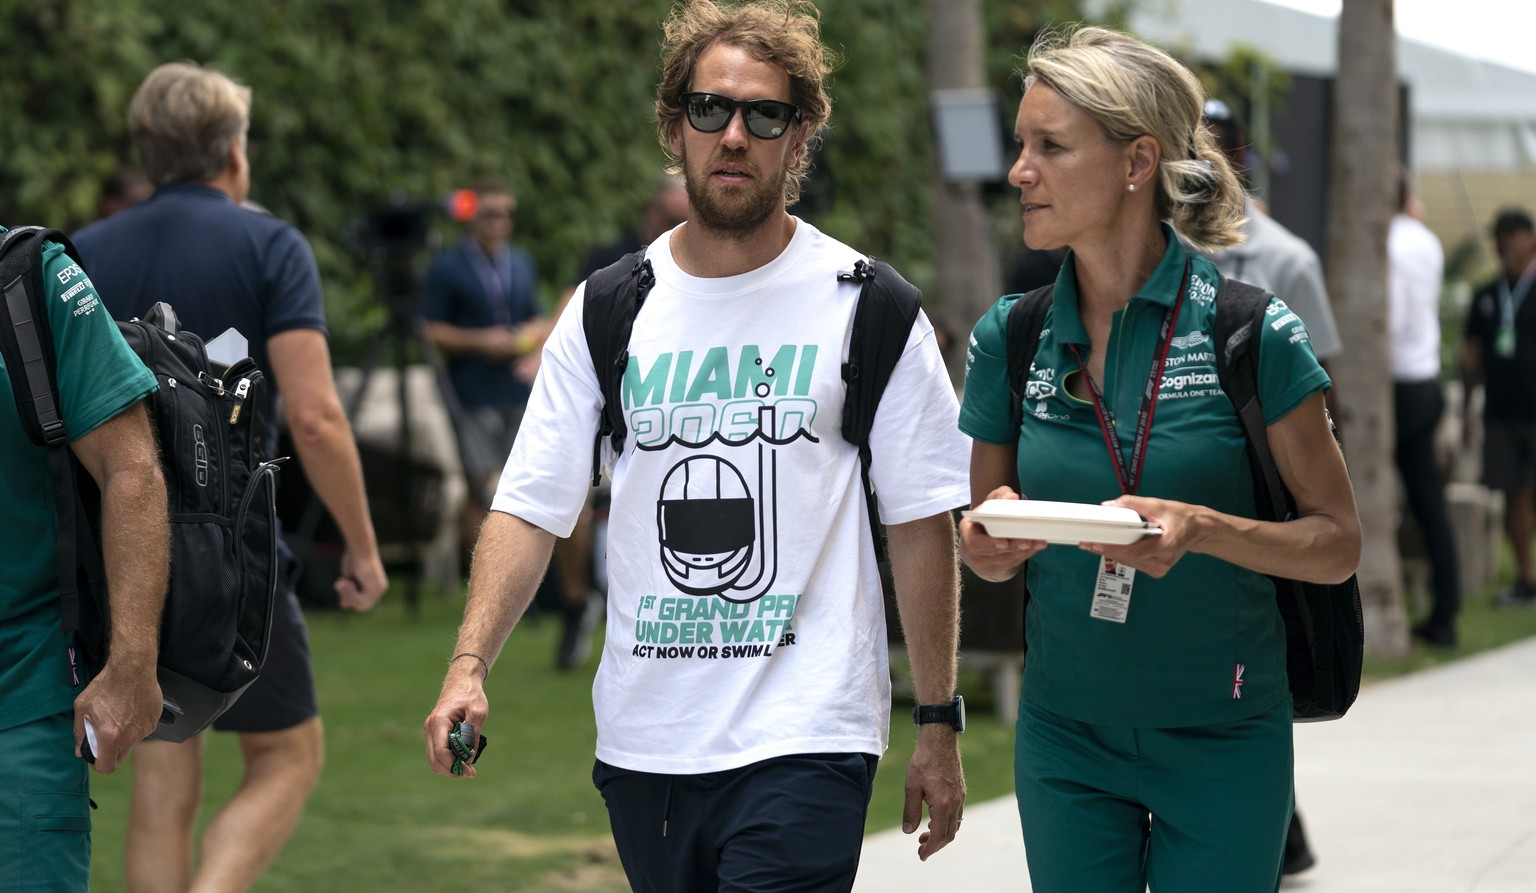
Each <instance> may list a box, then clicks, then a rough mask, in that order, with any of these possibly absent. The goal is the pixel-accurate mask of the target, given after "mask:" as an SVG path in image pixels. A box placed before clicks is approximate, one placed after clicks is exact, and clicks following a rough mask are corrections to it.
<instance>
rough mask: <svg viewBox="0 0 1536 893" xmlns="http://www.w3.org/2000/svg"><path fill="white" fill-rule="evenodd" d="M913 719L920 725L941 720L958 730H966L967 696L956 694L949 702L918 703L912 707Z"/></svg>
mask: <svg viewBox="0 0 1536 893" xmlns="http://www.w3.org/2000/svg"><path fill="white" fill-rule="evenodd" d="M912 721H913V722H914V723H917V724H918V725H920V726H922V725H927V724H928V723H931V722H941V723H944V724H945V725H947V726H949V727H950V728H952V729H954V730H955V731H956V732H963V731H965V698H962V697H960V696H959V695H955V697H954V699H953V700H951V701H950V702H949V703H948V704H918V705H917V706H916V707H913V708H912Z"/></svg>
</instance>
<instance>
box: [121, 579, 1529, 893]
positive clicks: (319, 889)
mask: <svg viewBox="0 0 1536 893" xmlns="http://www.w3.org/2000/svg"><path fill="white" fill-rule="evenodd" d="M461 610H462V600H460V599H458V598H442V597H438V596H436V595H432V594H423V596H422V599H421V606H420V611H419V613H418V614H416V615H414V616H413V615H411V614H410V613H409V612H408V611H407V610H406V609H405V606H404V605H403V604H402V600H401V599H400V598H399V597H398V594H392V595H391V597H390V598H389V599H387V600H386V601H385V603H384V604H383V606H381V607H380V608H379V609H378V610H377V611H375V612H374V613H372V614H369V615H367V616H361V617H358V616H350V615H346V616H344V615H337V614H329V613H324V614H312V615H310V634H311V645H312V647H313V650H314V653H315V663H316V674H317V677H318V684H319V689H320V703H321V710H322V714H323V715H324V717H325V723H326V739H327V765H326V769H325V774H324V777H323V778H322V780H321V782H320V786H319V788H318V790H316V792H315V795H314V797H313V799H312V800H311V801H310V804H309V808H308V810H307V812H306V813H305V816H304V819H303V821H302V823H301V824H300V825H299V828H298V831H297V832H296V833H295V835H294V837H293V840H292V841H291V842H290V843H289V845H288V847H287V848H286V849H285V850H284V851H283V854H282V855H281V856H280V857H279V859H278V860H277V862H276V864H274V865H273V867H272V869H271V870H270V871H269V872H268V873H267V875H266V877H265V878H264V879H263V880H262V881H261V883H259V884H258V885H257V887H256V889H257V890H258V891H267V893H276V891H283V893H308V891H315V893H334V891H337V890H341V891H348V893H351V891H369V890H376V891H386V890H410V891H421V893H431V891H444V893H460V891H462V890H465V889H494V890H499V891H578V893H609V891H614V893H617V891H624V890H627V889H628V887H627V885H626V884H625V882H624V877H623V872H622V870H621V869H620V867H619V863H618V857H617V855H616V853H615V852H614V848H613V843H612V841H611V839H610V837H609V833H608V822H607V815H606V813H605V811H604V808H603V803H602V799H601V797H599V795H598V794H597V792H596V791H595V790H594V789H593V787H592V784H591V781H590V777H591V768H592V754H593V749H594V746H595V739H596V734H595V731H594V729H593V721H592V706H591V684H592V672H593V670H594V669H595V666H596V659H595V657H594V659H593V660H592V661H591V662H590V663H589V666H588V667H587V668H586V669H585V670H584V671H578V672H574V673H562V672H560V671H557V670H555V669H554V662H553V654H554V647H555V639H556V637H557V636H558V633H559V629H558V623H557V622H556V621H553V620H550V621H547V622H537V621H530V622H527V623H524V624H523V625H522V626H520V627H519V628H518V630H517V631H516V632H514V633H513V635H512V638H511V640H510V641H509V642H508V644H507V647H506V649H505V650H504V651H503V653H502V658H501V660H500V661H499V662H498V663H497V666H496V670H495V672H494V673H493V674H492V677H491V680H490V683H489V693H490V696H491V719H490V723H489V728H488V729H487V733H488V736H489V738H490V745H489V747H488V748H487V750H486V754H485V757H484V758H483V759H482V760H481V761H480V763H479V766H478V767H477V768H478V769H479V770H480V777H479V778H478V779H476V780H474V781H468V782H466V781H458V780H453V779H447V778H442V777H439V776H435V775H432V774H431V773H430V772H429V771H428V770H427V768H426V762H425V759H424V756H423V745H422V739H421V724H422V721H423V720H424V719H425V718H426V714H427V711H428V710H430V709H431V706H432V704H433V703H434V701H435V700H436V696H437V690H438V686H439V684H440V683H441V681H442V672H443V662H444V660H445V659H446V658H447V656H448V655H449V654H450V653H451V649H452V647H453V642H454V633H455V631H456V628H457V625H458V620H459V616H460V612H461ZM1533 635H1536V611H1529V612H1504V611H1496V610H1495V609H1493V608H1492V607H1491V597H1490V595H1489V594H1486V593H1485V594H1483V595H1482V596H1481V597H1476V598H1471V599H1469V600H1468V604H1467V605H1466V606H1465V607H1464V609H1463V613H1462V618H1461V645H1460V646H1459V647H1458V648H1456V649H1453V650H1439V649H1436V650H1430V649H1426V648H1424V647H1422V646H1415V648H1414V650H1413V651H1412V653H1411V654H1410V655H1409V656H1408V657H1406V658H1400V659H1394V660H1383V659H1376V658H1369V659H1368V660H1367V664H1366V672H1367V675H1368V676H1369V677H1370V678H1371V679H1380V678H1386V677H1389V676H1393V675H1397V674H1400V673H1404V672H1409V671H1413V670H1417V669H1422V668H1425V667H1428V666H1432V665H1434V664H1438V663H1442V662H1444V661H1447V660H1452V659H1455V658H1457V657H1461V656H1465V655H1467V654H1470V653H1473V652H1476V651H1481V650H1484V649H1487V648H1492V647H1496V646H1498V645H1502V644H1506V643H1509V642H1513V641H1516V640H1518V639H1523V638H1527V637H1530V636H1533ZM962 690H963V691H964V693H965V695H966V700H967V703H968V704H969V705H970V706H971V708H972V709H971V715H970V728H969V729H968V730H967V732H966V734H965V737H964V740H963V748H964V749H963V755H964V760H965V768H966V784H967V787H968V789H969V798H968V799H969V800H970V801H971V802H973V803H977V802H981V801H984V800H989V799H992V798H994V797H999V796H1003V795H1005V794H1007V793H1009V792H1010V791H1011V790H1012V776H1013V769H1012V764H1013V729H1012V728H1011V727H1010V726H1005V725H1003V724H1002V723H999V722H998V721H997V719H996V718H995V716H994V714H993V713H992V712H991V710H990V709H988V708H989V707H990V703H991V695H990V692H989V690H988V688H987V687H986V686H985V685H983V684H982V681H981V680H980V679H978V678H975V677H973V676H971V675H969V674H962ZM910 708H911V703H910V701H906V702H900V701H899V702H898V703H897V704H896V705H895V706H894V707H893V710H892V715H893V717H894V721H893V723H892V726H893V728H892V730H891V732H892V733H891V749H890V751H889V752H888V753H887V754H886V757H885V759H884V760H882V762H881V768H880V771H879V773H878V774H877V776H876V780H875V793H874V797H873V801H872V803H871V806H870V814H869V823H868V828H869V830H871V831H875V830H883V829H886V828H892V827H895V826H897V825H899V824H900V822H901V803H902V783H903V780H904V775H905V768H906V763H907V760H908V759H909V758H910V756H911V751H912V745H913V742H914V741H915V739H916V731H915V728H914V726H913V725H912V724H911V723H910V722H908V721H906V717H907V715H908V711H909V710H910ZM208 739H209V740H208V743H207V747H208V752H207V758H206V765H207V771H206V773H205V779H206V783H205V796H206V798H207V802H208V803H210V804H218V803H222V802H223V801H224V800H225V799H226V798H227V797H228V795H229V793H230V792H231V791H232V790H233V789H234V787H235V785H236V784H237V783H238V781H239V777H238V773H239V768H240V760H239V755H238V750H237V747H236V743H235V741H234V739H233V737H232V736H228V735H210V736H208ZM128 783H129V772H128V771H126V770H125V771H121V772H119V773H117V774H115V775H113V776H95V777H94V778H93V782H92V784H93V790H92V794H93V797H94V799H95V800H96V802H97V803H98V804H100V809H99V810H98V811H97V812H96V813H95V817H94V818H95V838H94V839H95V858H94V860H93V863H92V881H93V884H92V885H93V889H96V890H103V891H117V890H122V889H123V888H124V885H123V877H122V846H123V831H124V825H125V823H126V821H127V805H128V791H129V784H128ZM916 848H917V840H916V836H915V835H914V836H913V839H912V849H913V853H914V855H915V853H916Z"/></svg>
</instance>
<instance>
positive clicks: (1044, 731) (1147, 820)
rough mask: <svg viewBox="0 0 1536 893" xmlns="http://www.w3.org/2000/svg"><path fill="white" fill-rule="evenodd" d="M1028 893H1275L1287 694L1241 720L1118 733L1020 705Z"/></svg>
mask: <svg viewBox="0 0 1536 893" xmlns="http://www.w3.org/2000/svg"><path fill="white" fill-rule="evenodd" d="M1017 731H1018V737H1017V743H1016V745H1015V751H1014V779H1015V782H1014V783H1015V786H1016V789H1017V792H1018V801H1019V818H1020V819H1021V821H1022V822H1023V827H1024V848H1025V855H1026V856H1027V858H1028V860H1029V877H1030V883H1031V885H1032V886H1033V889H1034V890H1035V893H1083V891H1090V890H1091V891H1093V893H1142V891H1143V890H1147V889H1148V888H1150V889H1151V891H1152V893H1274V891H1275V890H1277V889H1279V886H1280V860H1281V853H1282V850H1283V849H1284V846H1285V831H1286V827H1287V825H1288V823H1289V822H1290V817H1291V812H1292V810H1293V808H1294V802H1293V795H1292V788H1291V785H1292V768H1293V757H1292V754H1293V751H1292V746H1291V704H1290V699H1289V698H1287V699H1285V700H1283V701H1282V702H1281V703H1280V704H1278V705H1276V706H1275V707H1273V708H1271V709H1270V710H1267V711H1265V712H1264V713H1261V714H1259V715H1258V716H1255V717H1252V718H1249V719H1245V720H1240V721H1237V722H1231V723H1223V724H1220V725H1212V726H1196V727H1192V728H1176V729H1137V728H1114V727H1107V726H1098V725H1092V724H1089V723H1083V722H1077V721H1076V720H1071V719H1067V718H1066V717H1063V716H1059V715H1057V714H1055V713H1051V712H1049V711H1046V710H1042V709H1040V708H1038V707H1034V706H1032V705H1030V704H1029V703H1028V702H1025V703H1023V704H1021V705H1020V709H1019V721H1018V729H1017Z"/></svg>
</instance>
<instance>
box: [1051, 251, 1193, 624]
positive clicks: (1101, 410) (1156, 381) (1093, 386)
mask: <svg viewBox="0 0 1536 893" xmlns="http://www.w3.org/2000/svg"><path fill="white" fill-rule="evenodd" d="M1188 287H1189V261H1188V260H1185V261H1184V278H1183V279H1182V280H1181V281H1180V282H1179V293H1178V296H1177V297H1175V298H1174V300H1173V306H1172V307H1170V308H1168V309H1167V310H1166V311H1164V313H1163V328H1162V333H1161V335H1160V336H1159V340H1161V341H1162V346H1161V347H1159V348H1158V351H1157V356H1156V358H1155V359H1153V361H1152V368H1151V370H1150V371H1149V373H1148V375H1147V387H1146V389H1145V390H1143V391H1142V394H1141V409H1140V411H1138V412H1137V413H1136V439H1135V440H1133V441H1131V461H1130V464H1129V465H1127V464H1126V461H1125V453H1124V451H1123V450H1122V449H1121V448H1120V435H1119V433H1118V432H1117V431H1116V430H1115V416H1114V412H1113V411H1112V410H1111V409H1110V408H1109V404H1108V403H1107V402H1106V401H1105V400H1104V393H1103V391H1100V390H1099V385H1098V383H1097V382H1095V381H1094V380H1093V376H1092V375H1089V374H1088V364H1087V363H1084V362H1083V357H1082V355H1081V354H1080V353H1078V350H1077V345H1075V344H1073V345H1071V348H1072V356H1073V357H1075V358H1076V359H1077V365H1078V366H1079V368H1081V369H1082V370H1083V378H1085V379H1087V381H1088V392H1089V393H1090V394H1092V395H1093V411H1094V415H1096V416H1097V417H1098V420H1099V431H1100V432H1101V433H1102V434H1103V435H1104V445H1105V446H1107V447H1108V448H1109V458H1110V461H1112V462H1113V463H1114V465H1115V476H1116V477H1118V478H1119V479H1120V491H1121V492H1122V493H1125V494H1127V495H1134V494H1135V493H1136V487H1137V486H1138V485H1139V484H1140V483H1141V472H1142V468H1143V467H1144V466H1145V465H1146V459H1147V441H1148V439H1150V438H1151V436H1152V416H1153V414H1154V413H1155V412H1156V411H1157V391H1158V388H1159V386H1161V384H1162V381H1163V369H1164V368H1165V367H1166V366H1167V365H1168V348H1169V347H1170V346H1171V345H1172V344H1173V332H1174V329H1175V328H1176V327H1177V324H1178V321H1179V309H1180V308H1181V307H1183V306H1184V292H1185V290H1186V289H1187V288H1188ZM1135 579H1136V570H1135V569H1134V568H1130V567H1126V566H1125V565H1123V564H1120V563H1119V562H1116V561H1113V560H1111V559H1108V558H1104V557H1100V558H1099V573H1098V576H1097V577H1096V579H1095V581H1094V586H1093V606H1092V607H1091V608H1090V609H1089V611H1088V615H1089V616H1090V617H1093V618H1096V619H1098V620H1108V621H1111V622H1113V623H1124V622H1125V621H1126V618H1127V617H1128V616H1129V615H1130V609H1131V586H1132V585H1133V584H1134V582H1135Z"/></svg>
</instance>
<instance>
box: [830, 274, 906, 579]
mask: <svg viewBox="0 0 1536 893" xmlns="http://www.w3.org/2000/svg"><path fill="white" fill-rule="evenodd" d="M837 280H838V281H839V282H857V283H859V300H858V304H857V306H856V307H855V309H854V312H853V332H852V335H851V336H850V340H849V344H848V359H847V361H845V362H844V363H843V365H842V375H843V383H844V385H845V387H846V389H847V392H846V394H845V395H844V397H843V439H844V440H846V441H848V442H849V443H851V444H853V445H854V446H855V447H857V448H858V451H859V473H860V474H861V475H862V476H863V479H864V499H865V502H866V504H867V506H868V510H869V526H870V535H871V537H872V539H873V540H874V544H875V555H876V557H877V558H881V559H883V558H884V557H885V542H884V537H883V536H882V535H881V533H880V527H879V523H880V516H879V512H878V509H879V505H878V502H877V501H876V499H875V489H874V485H873V484H872V483H871V482H870V479H869V465H870V461H871V459H872V456H871V453H870V449H869V435H870V432H871V431H872V430H873V429H874V427H875V412H876V411H877V410H878V409H879V407H880V398H881V396H882V395H884V394H885V387H886V385H887V384H889V383H890V380H891V373H892V372H894V371H895V370H896V363H897V361H899V360H900V359H901V355H902V352H903V351H904V350H905V349H906V346H907V338H908V337H909V336H910V335H911V332H912V324H913V323H914V322H915V321H916V320H917V313H918V310H919V309H921V307H922V303H923V293H922V292H921V291H919V290H918V288H917V286H915V285H913V284H912V283H910V282H908V281H907V280H906V279H904V278H902V275H901V274H900V273H898V272H897V271H896V268H895V267H892V266H891V265H890V264H888V263H886V262H885V261H881V260H876V259H874V258H872V257H871V258H866V259H864V260H860V261H858V262H856V263H855V264H854V265H853V269H852V270H843V271H840V272H839V273H838V274H837Z"/></svg>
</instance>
